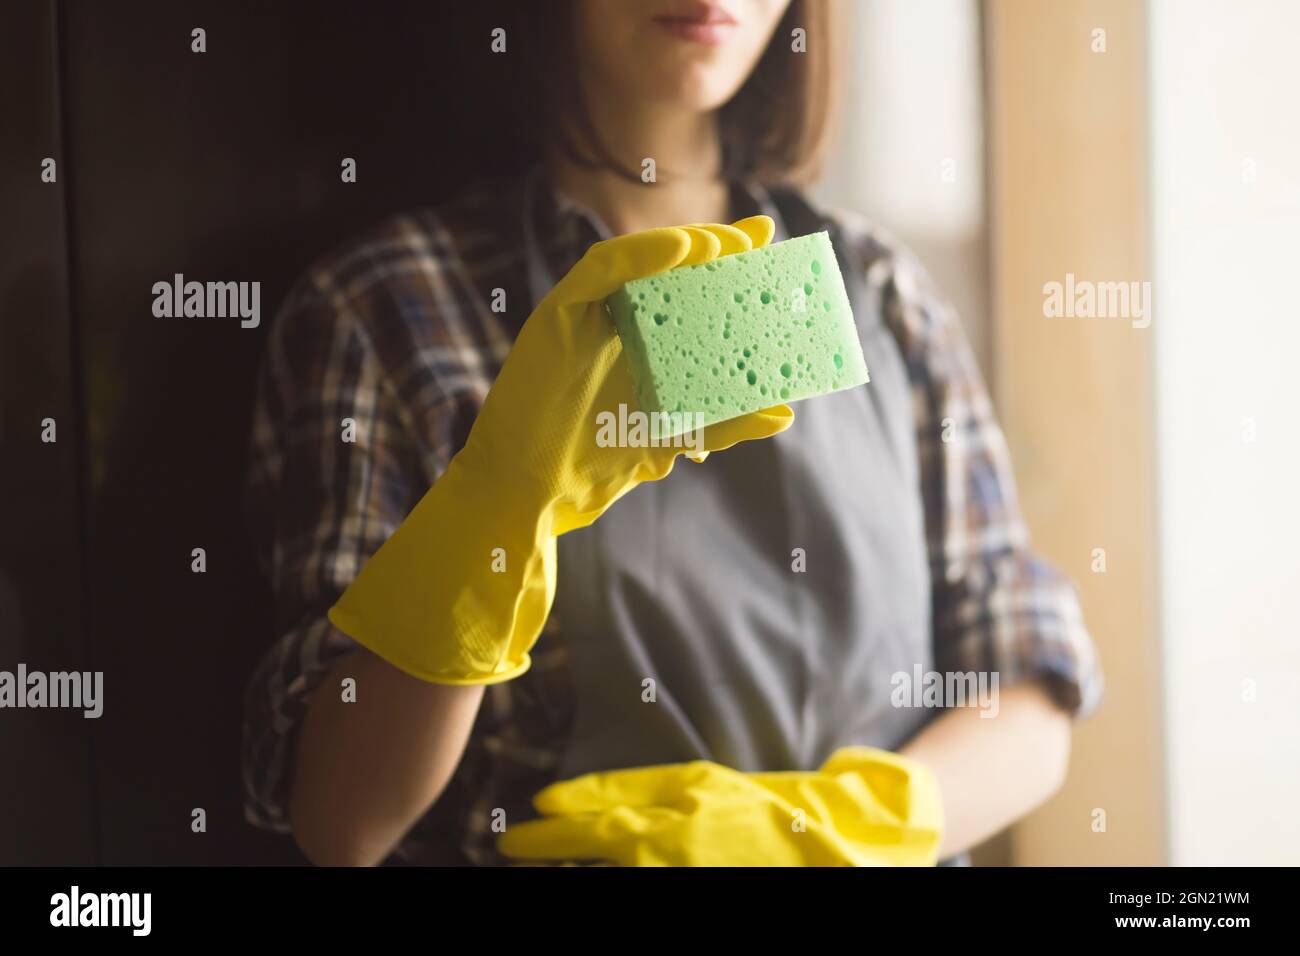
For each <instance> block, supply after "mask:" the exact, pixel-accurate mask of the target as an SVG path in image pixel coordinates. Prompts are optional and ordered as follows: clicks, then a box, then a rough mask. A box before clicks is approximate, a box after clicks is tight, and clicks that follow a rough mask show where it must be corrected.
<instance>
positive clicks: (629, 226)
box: [547, 98, 730, 235]
mask: <svg viewBox="0 0 1300 956" xmlns="http://www.w3.org/2000/svg"><path fill="white" fill-rule="evenodd" d="M596 99H597V103H594V104H593V110H592V121H593V123H594V125H595V127H596V128H597V129H599V130H600V131H601V139H602V142H603V144H604V146H605V148H606V149H607V150H608V151H609V153H610V154H611V155H612V156H613V157H614V158H615V159H617V160H618V162H619V163H620V165H622V166H623V168H625V169H627V170H629V171H631V172H636V173H639V174H643V179H644V178H645V174H644V167H643V161H644V160H646V159H652V160H654V164H655V178H654V181H652V182H644V181H631V180H628V179H625V178H624V177H622V176H620V175H618V174H617V173H615V172H612V171H610V170H607V169H589V168H586V167H583V166H579V165H578V164H577V163H575V162H573V160H571V159H569V158H568V157H567V156H564V155H561V154H560V153H559V151H555V152H554V153H553V155H551V156H550V157H549V158H548V164H547V165H548V170H549V172H550V176H551V182H552V183H553V184H554V186H555V188H556V189H557V190H558V191H559V192H560V193H561V194H563V195H565V196H567V197H568V198H569V199H572V200H574V201H576V202H578V203H581V204H582V205H584V206H586V207H587V208H589V209H590V210H591V211H592V212H594V213H595V214H596V215H597V216H599V217H600V218H601V219H602V220H603V221H604V223H605V225H607V226H608V227H609V229H610V230H611V231H612V232H613V233H614V234H615V235H618V234H622V233H627V232H637V231H639V230H642V229H650V228H653V227H655V226H675V225H681V224H683V223H689V222H724V221H726V220H727V219H728V218H729V213H730V209H729V208H728V206H729V193H728V189H727V184H726V183H725V182H724V181H723V179H722V177H721V175H720V169H721V166H722V150H721V144H720V142H719V139H718V127H717V119H716V116H715V115H714V114H712V113H694V112H683V111H680V110H668V109H655V108H653V107H644V108H641V109H637V110H619V109H616V108H610V107H609V106H608V104H607V106H606V108H605V109H600V108H599V102H600V99H599V98H596Z"/></svg>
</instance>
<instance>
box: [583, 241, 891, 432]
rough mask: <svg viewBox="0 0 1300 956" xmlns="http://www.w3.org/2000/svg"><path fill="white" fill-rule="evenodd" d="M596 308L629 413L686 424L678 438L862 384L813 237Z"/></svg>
mask: <svg viewBox="0 0 1300 956" xmlns="http://www.w3.org/2000/svg"><path fill="white" fill-rule="evenodd" d="M606 305H607V307H608V308H609V312H610V315H611V316H612V317H613V320H614V326H615V328H616V329H617V330H618V335H619V338H620V339H621V340H622V343H623V351H624V354H625V355H626V356H627V361H628V364H629V365H630V367H631V371H632V381H633V384H634V385H635V387H636V398H637V402H638V403H639V405H640V407H641V411H643V412H646V413H650V414H654V413H660V412H666V413H674V412H684V413H696V414H695V416H694V422H693V423H691V424H690V425H688V426H687V427H694V426H695V425H700V426H703V425H710V424H712V423H714V422H719V421H724V420H725V419H728V418H735V417H736V416H738V415H744V414H746V413H747V412H752V411H757V410H758V409H762V408H769V407H771V406H772V405H776V404H779V403H781V402H793V401H798V400H799V399H802V398H811V397H813V396H814V395H825V394H827V393H829V392H836V391H839V390H840V389H845V388H853V387H855V386H858V385H861V384H863V383H864V382H866V381H867V380H868V378H867V363H866V361H865V360H864V359H863V357H862V346H861V344H860V343H859V342H858V333H857V326H856V325H855V324H854V322H853V311H852V309H851V307H850V306H849V297H848V294H847V293H846V292H845V291H844V279H843V277H841V275H840V267H839V264H838V263H837V262H836V261H835V253H834V250H833V249H832V248H831V241H830V236H829V235H827V234H826V233H825V232H818V233H813V234H812V235H808V236H801V237H800V238H798V239H788V240H786V241H785V242H778V243H775V244H773V245H770V246H765V247H763V248H762V249H754V250H751V251H750V252H741V253H737V254H735V255H730V256H723V257H721V258H718V259H715V260H713V261H712V262H708V263H703V264H700V265H693V266H680V267H678V268H676V269H672V270H670V271H668V272H663V273H660V274H659V275H655V276H649V277H647V278H644V279H635V280H633V281H632V282H628V283H627V284H625V285H624V286H623V287H622V288H621V289H619V290H618V291H617V292H615V293H614V294H613V295H611V296H610V297H609V298H608V299H607V300H606ZM683 417H685V416H683Z"/></svg>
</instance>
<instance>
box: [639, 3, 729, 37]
mask: <svg viewBox="0 0 1300 956" xmlns="http://www.w3.org/2000/svg"><path fill="white" fill-rule="evenodd" d="M655 23H657V24H659V26H660V27H662V28H663V29H664V30H665V31H667V33H668V34H669V35H670V36H673V37H676V38H677V39H679V40H689V41H690V42H692V43H703V44H705V45H706V46H718V45H719V44H721V43H725V42H726V41H727V39H728V38H729V37H730V36H731V35H732V33H734V32H735V30H736V21H735V20H733V19H732V18H731V17H730V16H729V15H728V14H727V12H726V11H725V10H723V9H722V8H721V7H709V8H707V9H702V10H701V11H700V12H699V13H693V14H692V15H690V16H669V17H655Z"/></svg>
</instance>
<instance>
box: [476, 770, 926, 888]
mask: <svg viewBox="0 0 1300 956" xmlns="http://www.w3.org/2000/svg"><path fill="white" fill-rule="evenodd" d="M533 803H534V805H535V806H536V807H537V810H538V811H539V812H540V813H541V814H542V815H543V817H542V819H540V820H534V821H529V822H527V823H519V824H513V825H510V826H509V827H508V828H507V829H506V831H505V833H503V834H502V835H501V836H500V837H499V838H498V840H497V847H498V849H499V850H500V851H501V852H502V853H504V854H506V855H507V856H510V857H514V858H516V859H520V860H549V861H579V860H599V861H605V862H612V863H617V864H620V865H623V866H932V865H933V864H934V863H935V860H936V856H937V854H938V849H939V840H940V834H941V831H942V818H941V810H940V803H941V802H940V799H939V793H938V787H937V785H936V783H935V781H934V777H933V776H932V775H931V774H930V772H929V771H928V770H926V769H925V767H923V766H922V765H920V764H918V763H915V762H913V761H910V760H907V759H905V758H903V757H900V756H898V755H897V754H892V753H889V752H887V751H883V750H876V749H874V748H870V747H845V748H842V749H840V750H837V751H836V752H835V753H834V754H833V755H832V756H831V758H830V759H829V760H828V761H827V762H826V763H825V764H824V765H823V766H822V768H821V769H820V770H817V771H811V772H803V771H795V772H787V773H751V774H746V773H741V772H739V771H737V770H732V769H730V768H728V767H724V766H721V765H720V764H716V763H711V762H708V761H704V760H697V761H694V762H692V763H685V764H667V765H664V766H658V767H642V768H637V769H634V770H615V771H610V772H607V773H593V774H587V775H586V776H583V777H578V778H576V779H574V780H567V781H562V782H560V783H556V784H552V785H551V786H549V787H547V788H546V789H545V790H543V791H542V792H541V793H539V794H537V796H536V797H534V798H533Z"/></svg>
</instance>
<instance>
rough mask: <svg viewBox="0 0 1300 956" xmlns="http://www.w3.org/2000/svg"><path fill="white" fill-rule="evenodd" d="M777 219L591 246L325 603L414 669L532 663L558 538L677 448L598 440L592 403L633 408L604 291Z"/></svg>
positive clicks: (510, 667)
mask: <svg viewBox="0 0 1300 956" xmlns="http://www.w3.org/2000/svg"><path fill="white" fill-rule="evenodd" d="M772 232H773V224H772V220H771V219H769V218H767V217H766V216H756V217H752V218H750V219H745V220H742V221H740V222H738V223H736V224H735V225H731V226H725V225H694V226H681V227H673V228H664V229H651V230H647V231H645V232H638V233H633V234H631V235H627V236H620V237H618V238H615V239H609V240H606V241H604V242H600V243H597V244H596V245H594V246H592V247H591V249H589V250H588V251H587V253H586V255H584V256H583V257H582V259H581V260H580V261H579V262H578V264H577V265H575V266H574V267H573V269H571V270H570V271H569V273H568V274H567V275H566V276H565V277H564V278H563V279H562V280H560V282H559V283H558V284H557V285H556V286H555V288H554V289H552V290H551V292H550V293H549V294H548V295H547V296H546V298H545V299H543V300H542V302H541V303H540V304H539V305H538V306H537V308H536V309H535V310H534V311H533V313H532V315H530V316H529V318H528V319H527V321H526V322H525V323H524V326H523V329H522V330H521V331H520V334H519V337H518V339H517V340H516V342H515V345H514V348H513V349H512V350H511V352H510V355H509V356H507V358H506V362H505V365H504V366H503V368H502V370H501V373H500V375H499V376H498V377H497V380H496V382H495V383H494V384H493V386H492V388H491V390H490V391H489V393H488V396H487V399H486V400H485V402H484V404H483V408H482V409H481V410H480V411H479V414H478V417H477V418H476V419H475V422H474V426H473V428H472V429H471V431H470V434H469V437H468V439H467V440H466V443H465V447H464V448H463V449H462V450H461V451H460V453H459V454H457V455H456V456H455V457H454V458H453V459H452V461H451V462H450V464H449V466H448V468H447V470H446V472H445V473H444V474H443V475H442V476H441V477H440V478H439V479H438V481H437V482H436V483H435V484H434V486H433V487H432V488H431V489H430V490H429V491H428V493H427V494H425V496H424V497H423V498H422V499H421V500H420V502H419V504H417V505H416V507H415V509H414V510H413V511H412V512H411V514H410V515H408V516H407V518H406V520H405V521H403V522H402V524H401V525H400V526H399V527H398V529H397V530H396V532H394V534H393V536H392V537H391V538H389V540H388V541H387V542H386V543H385V544H384V546H383V547H382V548H380V550H379V551H378V552H377V553H376V554H375V555H374V556H373V557H372V558H371V559H370V560H369V561H368V562H367V563H366V565H365V567H363V568H362V569H361V573H360V574H359V575H358V576H357V578H356V580H355V581H353V583H352V585H351V586H350V587H349V588H348V589H347V591H345V592H344V594H343V596H342V597H341V598H340V599H339V601H338V603H336V604H335V605H334V607H333V608H331V610H330V615H329V617H330V621H331V622H332V623H333V624H334V626H335V627H337V628H338V629H339V630H341V631H343V632H344V633H345V634H347V635H348V636H350V637H352V638H353V639H354V640H356V641H357V642H358V643H360V644H362V645H364V646H365V647H367V648H369V649H370V650H371V651H373V652H374V653H375V654H377V655H379V656H380V657H382V658H384V659H385V660H387V661H388V662H389V663H391V664H393V665H394V666H395V667H398V668H399V669H401V670H403V671H405V672H406V673H408V674H410V675H412V676H414V677H418V678H420V679H422V680H426V681H432V682H434V683H446V684H486V683H495V682H499V681H504V680H510V679H511V678H513V677H517V676H518V675H519V674H522V673H523V672H524V671H525V670H527V668H528V666H529V657H528V651H529V649H530V648H531V647H532V645H533V643H534V642H535V641H536V640H537V635H538V634H539V633H540V631H541V629H542V625H543V623H544V622H545V620H546V616H547V614H548V613H549V612H550V608H551V604H552V602H553V601H554V598H555V574H556V549H555V539H556V537H557V536H558V535H561V534H564V533H565V532H566V531H571V530H573V529H574V528H580V527H583V526H585V525H587V524H590V523H591V522H592V521H594V520H596V518H598V517H599V516H600V515H601V514H602V513H603V512H604V511H605V509H606V508H608V507H609V506H610V505H611V504H613V503H614V502H615V501H617V500H618V498H620V497H621V496H622V495H624V494H626V493H627V492H628V491H630V490H631V489H632V488H634V487H636V485H638V484H639V483H641V482H643V481H651V480H654V479H658V478H662V477H663V476H664V475H666V474H668V472H669V471H671V470H672V467H673V463H674V462H675V460H676V458H677V456H678V455H680V454H681V453H682V451H683V449H682V448H679V447H671V446H665V445H659V446H648V447H605V446H602V445H601V444H598V443H597V441H596V435H597V431H598V425H597V416H598V415H599V414H600V413H601V412H614V413H615V414H617V412H618V407H619V405H620V404H624V405H628V406H629V407H631V406H634V404H635V399H634V398H633V389H632V382H631V376H630V374H629V372H628V370H627V367H626V362H624V361H623V360H622V348H621V345H620V343H619V340H618V336H617V334H616V333H615V332H614V328H613V323H612V322H611V321H610V320H609V317H608V315H607V314H606V312H605V310H604V305H603V303H604V299H605V297H606V296H608V295H609V294H611V293H612V292H613V291H614V290H616V289H617V288H619V287H620V286H621V285H623V283H625V282H628V281H630V280H631V279H635V278H641V277H644V276H648V275H654V274H656V273H659V272H663V271H665V270H668V269H671V268H674V267H675V266H679V265H687V264H696V263H702V262H708V261H710V260H712V259H714V258H716V257H717V256H719V255H727V254H730V253H734V252H742V251H745V250H747V249H750V248H753V247H755V246H761V245H764V244H766V243H767V242H768V241H769V240H770V239H771V237H772ZM793 414H794V413H793V412H792V411H791V410H790V408H789V407H788V406H785V405H779V406H776V407H774V408H771V409H768V410H766V411H761V412H754V413H751V414H749V415H744V416H741V417H738V418H734V419H731V420H730V421H725V422H719V423H717V424H715V425H711V426H709V427H708V428H706V429H704V433H703V443H702V448H701V449H699V450H698V451H697V452H693V457H697V458H700V459H702V458H703V456H704V454H705V453H707V452H709V451H717V450H720V449H723V448H727V447H729V446H731V445H734V444H736V443H737V442H740V441H745V440H748V439H752V438H764V437H767V436H769V435H773V434H776V433H777V432H780V431H782V430H784V429H785V428H787V427H789V425H790V422H791V421H792V420H793Z"/></svg>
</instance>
